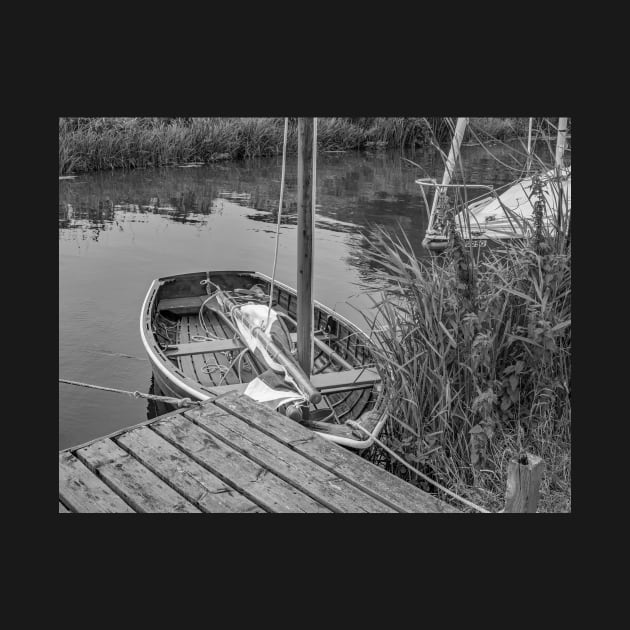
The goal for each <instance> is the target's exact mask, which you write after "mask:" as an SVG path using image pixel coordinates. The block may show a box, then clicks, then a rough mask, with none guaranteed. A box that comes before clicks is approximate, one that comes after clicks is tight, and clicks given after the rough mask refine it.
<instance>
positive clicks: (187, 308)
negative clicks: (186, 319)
mask: <svg viewBox="0 0 630 630" xmlns="http://www.w3.org/2000/svg"><path fill="white" fill-rule="evenodd" d="M207 297H208V296H207V295H199V296H193V297H190V296H189V297H184V298H171V299H165V300H160V301H159V302H158V305H157V310H158V311H172V312H173V313H178V314H180V315H184V314H186V313H188V312H192V311H195V310H196V311H199V309H200V308H201V305H202V304H203V302H204V300H205V299H206V298H207Z"/></svg>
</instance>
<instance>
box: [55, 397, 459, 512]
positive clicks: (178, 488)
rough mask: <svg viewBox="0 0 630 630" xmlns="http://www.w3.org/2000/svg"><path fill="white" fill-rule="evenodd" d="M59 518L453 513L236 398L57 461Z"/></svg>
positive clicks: (145, 425) (177, 414) (125, 432)
mask: <svg viewBox="0 0 630 630" xmlns="http://www.w3.org/2000/svg"><path fill="white" fill-rule="evenodd" d="M59 512H60V513H72V512H197V513H198V512H211V513H216V512H239V513H245V512H302V513H304V512H322V513H326V512H327V513H331V512H355V513H357V512H362V513H366V512H370V513H376V512H457V510H456V509H454V508H451V507H450V506H448V505H447V504H445V503H443V502H441V501H438V500H437V499H434V498H433V497H431V496H430V495H428V494H426V493H425V492H423V491H421V490H420V489H419V488H416V487H415V486H412V485H410V484H408V483H406V482H404V481H402V480H401V479H399V478H397V477H395V476H394V475H391V474H390V473H388V472H386V471H384V470H382V469H381V468H378V467H377V466H375V465H373V464H371V463H369V462H367V461H366V460H364V459H362V458H361V457H359V456H358V455H357V454H356V453H355V452H352V451H350V450H347V449H344V448H342V447H340V446H339V445H337V444H333V443H331V442H329V441H327V440H325V439H324V438H323V437H321V436H319V435H317V434H315V433H313V432H312V431H310V430H309V429H307V428H305V427H303V426H301V425H299V424H297V423H295V422H293V421H292V420H289V419H288V418H286V417H285V416H283V415H280V414H278V413H277V412H274V411H272V410H270V409H269V408H267V407H264V406H263V405H260V404H258V403H256V402H254V401H252V400H251V399H249V398H246V397H244V396H243V395H242V394H238V393H235V392H233V393H231V394H228V395H225V396H222V397H220V398H216V399H214V401H212V402H210V401H207V402H205V403H203V404H202V405H201V406H199V407H195V408H188V409H185V410H179V411H174V412H171V413H169V414H165V415H164V416H160V417H158V418H153V419H151V420H146V421H144V422H142V423H139V424H137V425H135V426H132V427H128V428H126V429H122V430H120V431H117V432H115V433H113V434H110V435H108V436H105V437H103V438H99V439H96V440H93V441H91V442H89V443H88V444H84V445H80V446H76V447H73V448H70V449H66V450H64V451H62V452H60V453H59Z"/></svg>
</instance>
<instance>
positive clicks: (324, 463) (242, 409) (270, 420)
mask: <svg viewBox="0 0 630 630" xmlns="http://www.w3.org/2000/svg"><path fill="white" fill-rule="evenodd" d="M214 404H216V405H217V406H218V407H221V409H224V410H225V411H228V412H230V413H232V414H233V415H235V416H237V417H239V418H241V419H242V420H244V421H245V422H247V423H249V424H253V426H255V427H256V428H258V429H260V430H261V431H263V432H264V433H266V434H267V435H269V436H271V437H274V438H275V439H277V440H278V441H280V442H282V443H283V444H286V445H287V446H289V447H290V448H292V449H294V450H296V451H297V452H299V453H300V454H302V455H304V456H305V457H306V458H307V459H310V460H311V461H313V462H315V463H316V464H318V465H320V466H321V467H322V468H325V469H326V470H329V471H331V472H333V473H335V474H336V475H338V476H339V477H341V478H342V479H345V480H346V481H348V482H350V483H352V484H354V485H356V486H357V487H359V488H360V489H361V490H363V491H364V492H366V493H368V494H371V495H372V496H373V497H375V498H377V499H379V500H380V501H382V502H383V503H385V504H386V505H389V506H390V507H393V508H394V509H396V510H397V511H402V512H458V510H456V509H455V508H452V507H451V506H450V505H448V504H447V503H444V502H443V501H440V500H439V499H435V498H433V497H432V496H430V495H429V494H427V493H426V492H423V491H422V490H420V489H419V488H416V487H415V486H412V485H411V484H409V483H407V482H405V481H403V480H402V479H400V478H399V477H396V476H395V475H392V474H391V473H388V472H387V471H386V470H383V469H382V468H379V467H378V466H376V465H375V464H372V463H370V462H368V461H367V460H365V459H362V458H361V457H357V455H356V454H354V453H351V452H350V451H348V450H346V449H343V448H341V447H339V446H338V445H336V444H332V443H331V442H329V441H328V440H326V439H325V438H320V437H319V436H316V435H314V434H313V432H312V431H310V430H309V429H306V428H305V427H302V426H300V425H299V424H298V423H296V422H285V421H284V419H283V418H282V416H281V415H280V414H278V413H275V412H273V411H271V410H270V409H268V408H267V407H263V406H262V405H256V404H255V403H254V401H253V400H251V399H250V398H247V397H246V396H241V395H239V394H237V393H235V392H231V393H229V394H226V395H225V396H221V397H220V398H216V399H215V400H214ZM254 405H255V407H254V408H252V407H253V406H254Z"/></svg>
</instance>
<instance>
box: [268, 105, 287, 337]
mask: <svg viewBox="0 0 630 630" xmlns="http://www.w3.org/2000/svg"><path fill="white" fill-rule="evenodd" d="M288 131H289V119H288V118H285V119H284V143H283V145H282V175H281V176H280V201H279V203H278V223H277V225H276V251H275V253H274V255H273V273H272V274H271V288H270V289H269V310H268V311H267V321H266V322H265V330H267V327H268V326H269V317H270V316H271V303H272V302H273V285H274V283H275V281H276V265H277V264H278V243H279V242H280V219H281V218H282V199H283V197H284V173H285V169H286V164H287V135H288Z"/></svg>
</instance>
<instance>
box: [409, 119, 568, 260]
mask: <svg viewBox="0 0 630 630" xmlns="http://www.w3.org/2000/svg"><path fill="white" fill-rule="evenodd" d="M566 121H567V119H566V118H560V122H559V125H558V142H557V146H556V156H555V167H554V168H551V169H548V170H547V171H545V172H541V173H539V174H538V178H539V180H540V185H541V186H540V194H541V195H542V198H543V199H544V202H545V203H544V206H545V207H544V211H543V228H544V229H545V231H546V232H547V233H548V234H549V235H551V236H553V235H554V234H555V233H556V230H557V225H558V208H559V207H560V208H561V210H562V215H563V216H564V217H568V216H570V212H571V167H570V166H569V167H565V166H564V164H563V156H564V149H565V140H566ZM467 124H468V119H467V118H458V119H457V125H456V128H455V133H454V136H453V141H452V144H451V148H450V151H449V154H448V158H447V161H446V165H445V169H444V175H443V178H442V183H441V184H438V183H437V182H436V181H435V180H431V179H417V180H416V181H415V183H416V184H418V185H420V186H421V187H422V194H423V198H424V200H425V203H427V201H426V195H425V193H424V187H426V186H431V187H433V188H435V196H434V198H433V204H432V206H431V209H430V210H429V208H428V204H427V211H428V214H429V224H428V227H427V230H426V233H425V237H424V239H423V241H422V245H423V246H424V247H425V248H427V249H429V250H432V251H440V250H444V249H446V248H447V247H449V244H450V237H449V234H448V230H447V225H446V220H445V210H446V206H447V205H448V203H449V201H448V198H447V196H446V193H447V191H448V189H449V188H456V189H474V188H485V189H487V190H489V192H487V193H484V194H483V195H482V196H481V197H476V198H474V199H473V200H472V201H471V202H468V203H464V204H461V205H460V206H459V207H456V208H455V209H454V210H455V215H454V219H455V224H456V228H457V231H458V232H459V234H460V236H461V237H462V239H464V241H465V242H466V244H467V245H470V246H472V247H486V246H487V245H489V244H491V243H501V242H506V241H510V240H517V239H525V238H529V237H530V236H531V235H532V232H533V218H534V206H535V204H536V201H537V200H538V199H539V195H538V194H536V192H535V190H534V189H533V188H534V179H535V177H536V175H531V174H530V175H528V176H527V177H524V178H522V179H520V180H518V181H516V182H513V183H512V184H508V185H507V186H503V187H502V188H499V189H498V190H493V189H492V188H491V187H490V186H478V185H466V184H451V183H450V182H451V178H452V173H453V172H454V169H455V163H456V161H457V159H458V158H459V151H460V146H461V144H462V140H463V137H464V131H465V128H466V125H467ZM527 153H528V159H527V169H528V170H530V166H531V156H532V154H531V119H530V131H529V141H528V147H527ZM530 172H531V171H530ZM499 193H500V194H499ZM460 197H461V195H460Z"/></svg>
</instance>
